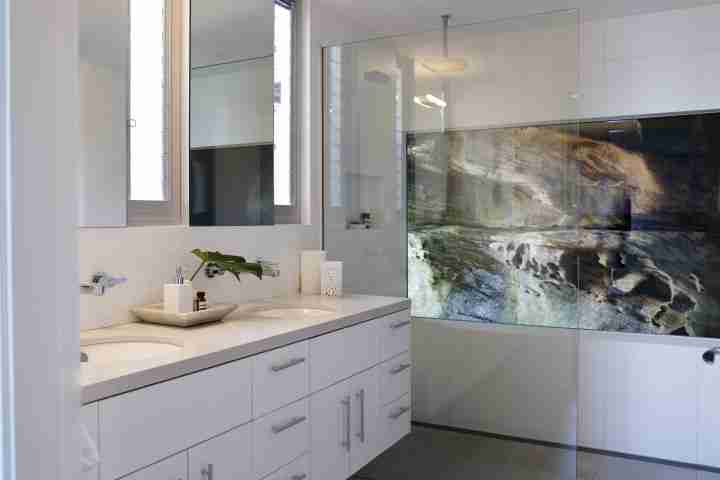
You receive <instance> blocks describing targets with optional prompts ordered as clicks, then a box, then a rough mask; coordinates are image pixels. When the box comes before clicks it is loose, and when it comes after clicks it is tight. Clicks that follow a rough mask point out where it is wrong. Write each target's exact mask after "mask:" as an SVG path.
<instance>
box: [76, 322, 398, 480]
mask: <svg viewBox="0 0 720 480" xmlns="http://www.w3.org/2000/svg"><path fill="white" fill-rule="evenodd" d="M409 334H410V313H409V311H408V310H404V311H401V312H398V313H394V314H391V315H388V316H386V317H380V318H377V319H374V320H370V321H366V322H362V323H358V324H356V325H353V326H349V327H346V328H343V329H339V330H336V331H332V332H329V333H327V334H324V335H320V336H317V337H314V338H310V339H306V340H302V341H299V342H295V343H292V344H290V345H285V346H281V347H279V348H276V349H274V350H270V351H266V352H263V353H259V354H257V355H254V356H251V357H247V358H243V359H240V360H236V361H232V362H230V363H227V364H224V365H219V366H216V367H213V368H209V369H206V370H202V371H199V372H197V373H193V374H189V375H186V376H183V377H179V378H175V379H172V380H168V381H165V382H162V383H158V384H155V385H151V386H148V387H145V388H140V389H138V390H135V391H131V392H128V393H124V394H120V395H117V396H114V397H110V398H108V399H105V400H101V401H99V402H97V403H96V404H93V408H97V410H92V409H91V408H90V407H89V406H87V407H85V410H84V412H87V413H85V415H86V416H87V417H88V418H90V419H92V418H98V421H97V425H98V428H97V430H98V441H99V444H100V446H101V451H100V457H101V465H100V480H118V479H120V478H122V479H123V480H126V479H127V480H236V479H243V480H311V479H316V480H345V479H347V478H349V477H350V476H351V475H352V474H354V473H355V472H356V471H358V470H359V469H360V468H362V467H363V466H365V465H366V464H367V463H368V462H369V461H371V460H372V459H373V458H375V457H376V456H377V455H379V454H380V453H382V451H383V450H385V449H387V448H388V447H390V446H391V445H392V444H393V443H394V442H396V441H397V440H399V439H400V438H402V436H403V435H405V434H406V433H408V432H409V431H410V407H409V397H410V368H411V365H410V362H411V357H410V352H409V345H410V335H409ZM93 412H97V414H96V417H93V415H94V413H93ZM90 422H91V423H92V420H90ZM95 475H96V476H95V477H92V480H97V474H95ZM83 480H91V477H87V479H86V478H83Z"/></svg>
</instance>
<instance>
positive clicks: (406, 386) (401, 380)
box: [378, 353, 412, 405]
mask: <svg viewBox="0 0 720 480" xmlns="http://www.w3.org/2000/svg"><path fill="white" fill-rule="evenodd" d="M378 368H379V369H380V404H381V405H386V404H388V403H390V402H393V401H395V400H397V399H398V398H400V397H402V396H403V395H406V394H408V393H410V382H411V370H412V364H411V363H410V354H409V353H403V354H402V355H398V356H397V357H395V358H392V359H390V360H388V361H387V362H384V363H383V364H381V365H380V366H379V367H378Z"/></svg>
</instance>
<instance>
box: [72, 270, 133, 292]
mask: <svg viewBox="0 0 720 480" xmlns="http://www.w3.org/2000/svg"><path fill="white" fill-rule="evenodd" d="M125 282H127V278H125V277H111V276H110V275H108V274H107V273H104V272H98V273H96V274H94V275H93V276H92V277H91V278H90V281H89V282H87V283H81V284H80V291H81V292H82V293H91V294H93V295H95V296H98V297H101V296H103V295H105V290H107V289H108V288H112V287H114V286H116V285H120V284H121V283H125Z"/></svg>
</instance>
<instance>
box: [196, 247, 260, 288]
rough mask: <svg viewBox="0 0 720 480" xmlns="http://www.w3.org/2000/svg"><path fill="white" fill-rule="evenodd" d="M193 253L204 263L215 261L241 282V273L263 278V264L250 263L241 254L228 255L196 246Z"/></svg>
mask: <svg viewBox="0 0 720 480" xmlns="http://www.w3.org/2000/svg"><path fill="white" fill-rule="evenodd" d="M192 254H193V255H195V256H196V257H198V258H199V259H200V260H201V261H202V262H203V265H204V264H206V263H214V264H216V265H217V266H219V267H220V268H222V269H223V270H225V271H226V272H230V273H231V274H232V275H233V276H234V277H235V278H236V279H237V281H238V282H239V281H240V275H241V274H251V275H255V276H256V277H258V278H259V279H260V280H262V273H263V269H262V265H261V264H259V263H248V262H247V261H246V260H245V258H244V257H241V256H239V255H226V254H224V253H221V252H211V251H209V250H201V249H199V248H196V249H194V250H193V251H192Z"/></svg>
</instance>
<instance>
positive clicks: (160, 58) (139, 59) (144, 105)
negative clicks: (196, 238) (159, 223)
mask: <svg viewBox="0 0 720 480" xmlns="http://www.w3.org/2000/svg"><path fill="white" fill-rule="evenodd" d="M164 56H165V1H164V0H130V200H146V201H164V200H166V196H165V133H164V129H165V125H164V124H165V118H164V117H165V95H164V87H165V58H164Z"/></svg>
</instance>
